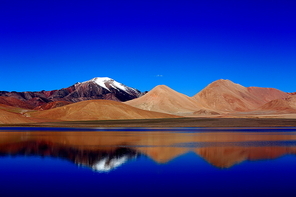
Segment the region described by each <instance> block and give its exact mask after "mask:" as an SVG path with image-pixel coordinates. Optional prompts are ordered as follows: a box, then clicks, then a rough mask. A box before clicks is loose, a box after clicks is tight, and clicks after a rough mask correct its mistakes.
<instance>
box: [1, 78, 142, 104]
mask: <svg viewBox="0 0 296 197" xmlns="http://www.w3.org/2000/svg"><path fill="white" fill-rule="evenodd" d="M141 95H142V93H141V92H140V91H139V90H137V89H134V88H131V87H127V86H126V85H123V84H121V83H119V82H117V81H115V80H113V79H111V78H108V77H96V78H93V79H91V80H89V81H85V82H82V83H76V84H74V85H72V86H70V87H67V88H63V89H60V90H52V91H44V90H43V91H39V92H7V91H0V97H4V98H5V97H6V98H7V99H4V100H6V101H2V102H1V99H0V103H3V104H7V105H11V106H18V107H22V108H27V109H34V108H36V107H38V106H41V105H44V104H46V103H50V102H55V101H66V102H71V103H73V102H74V103H75V102H79V101H84V100H93V99H106V100H115V101H128V100H131V99H134V98H137V97H139V96H141ZM10 98H12V99H14V100H13V101H7V100H9V99H10ZM2 100H3V99H2ZM41 108H42V107H41Z"/></svg>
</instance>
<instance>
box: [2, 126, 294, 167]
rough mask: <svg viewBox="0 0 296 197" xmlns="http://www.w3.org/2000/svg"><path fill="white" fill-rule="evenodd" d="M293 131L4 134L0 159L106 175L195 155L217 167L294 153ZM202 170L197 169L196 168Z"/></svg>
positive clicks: (27, 132)
mask: <svg viewBox="0 0 296 197" xmlns="http://www.w3.org/2000/svg"><path fill="white" fill-rule="evenodd" d="M295 134H296V133H294V132H275V131H272V132H266V131H264V132H260V130H259V131H258V132H227V131H224V132H215V130H214V131H211V132H169V131H165V132H157V131H154V132H149V131H147V132H146V131H145V132H136V131H132V132H128V131H120V132H116V131H111V132H108V131H101V132H89V131H85V132H49V131H47V132H44V131H33V132H30V131H26V132H11V131H6V132H5V131H2V132H0V137H1V138H0V155H1V156H2V157H5V156H41V157H53V158H61V159H64V160H68V161H71V162H73V163H75V164H77V165H83V166H87V167H90V168H92V169H93V170H94V171H97V172H108V171H110V170H112V169H115V168H117V167H118V166H120V165H122V164H124V163H125V162H128V161H129V160H131V159H133V160H135V159H136V158H138V157H139V156H140V155H146V156H147V157H149V158H151V159H153V160H154V161H155V162H157V163H167V162H169V161H171V160H173V159H174V158H176V157H178V156H180V155H183V154H186V153H188V152H194V153H196V154H197V155H199V156H200V157H202V158H204V159H205V160H206V161H207V162H208V163H210V164H212V165H213V166H216V167H218V168H230V167H232V166H233V165H235V164H238V163H241V162H243V161H246V160H249V161H256V160H262V159H275V158H278V157H281V156H284V155H287V154H296V146H295V145H296V135H295ZM196 167H198V166H196Z"/></svg>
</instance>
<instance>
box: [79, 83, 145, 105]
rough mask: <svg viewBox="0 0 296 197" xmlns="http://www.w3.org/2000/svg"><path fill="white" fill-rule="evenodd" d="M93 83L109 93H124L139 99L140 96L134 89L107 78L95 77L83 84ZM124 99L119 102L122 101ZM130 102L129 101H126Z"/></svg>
mask: <svg viewBox="0 0 296 197" xmlns="http://www.w3.org/2000/svg"><path fill="white" fill-rule="evenodd" d="M89 82H94V83H96V84H97V85H99V86H101V87H103V88H104V89H106V90H108V91H109V92H114V90H117V91H121V92H124V93H126V94H128V95H131V96H135V97H139V96H140V95H141V92H140V91H139V90H137V89H135V88H131V87H128V86H126V85H124V84H122V83H119V82H117V81H115V80H114V79H111V78H109V77H96V78H93V79H91V80H89V81H86V82H83V83H89ZM124 100H125V99H123V100H121V101H124ZM128 100H130V99H128Z"/></svg>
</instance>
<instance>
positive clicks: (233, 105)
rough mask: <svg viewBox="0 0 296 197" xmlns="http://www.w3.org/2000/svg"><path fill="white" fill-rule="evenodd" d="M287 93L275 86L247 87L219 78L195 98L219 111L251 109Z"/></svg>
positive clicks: (205, 105) (282, 96)
mask: <svg viewBox="0 0 296 197" xmlns="http://www.w3.org/2000/svg"><path fill="white" fill-rule="evenodd" d="M287 96H288V94H287V93H285V92H282V91H280V90H277V89H274V88H259V87H249V88H246V87H244V86H241V85H239V84H235V83H233V82H232V81H230V80H222V79H221V80H217V81H215V82H213V83H211V84H209V85H208V86H207V87H206V88H204V89H203V90H202V91H200V92H199V93H197V94H196V95H194V96H193V98H194V99H195V100H196V101H197V102H199V103H200V104H201V105H203V106H204V107H206V108H209V109H212V110H218V111H225V112H232V111H249V110H255V109H256V108H258V107H260V106H262V105H264V104H265V103H267V102H269V101H271V100H274V99H279V98H286V97H287Z"/></svg>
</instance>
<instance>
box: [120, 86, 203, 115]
mask: <svg viewBox="0 0 296 197" xmlns="http://www.w3.org/2000/svg"><path fill="white" fill-rule="evenodd" d="M125 103H126V104H128V105H131V106H133V107H137V108H140V109H144V110H149V111H156V112H163V113H172V114H181V113H186V112H194V111H198V110H200V109H201V106H200V105H199V104H198V102H197V101H196V100H194V99H192V98H190V97H188V96H186V95H184V94H181V93H179V92H176V91H175V90H173V89H171V88H169V87H167V86H165V85H159V86H156V87H155V88H153V89H152V90H151V91H149V92H148V93H147V94H145V95H144V96H141V97H140V98H136V99H133V100H130V101H127V102H125Z"/></svg>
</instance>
